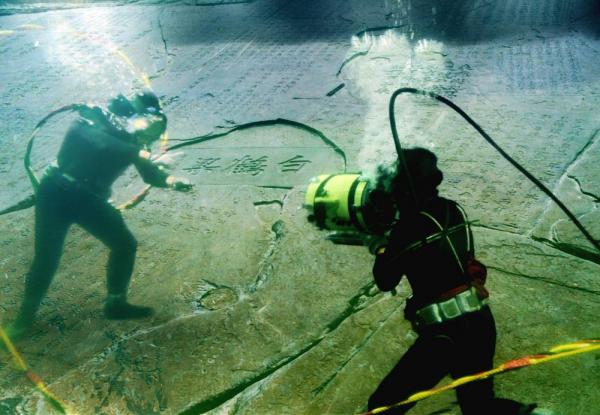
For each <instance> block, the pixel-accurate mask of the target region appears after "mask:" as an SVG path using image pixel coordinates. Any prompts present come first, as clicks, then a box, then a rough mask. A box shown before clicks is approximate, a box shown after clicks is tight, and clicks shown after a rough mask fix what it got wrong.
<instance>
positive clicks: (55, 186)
mask: <svg viewBox="0 0 600 415" xmlns="http://www.w3.org/2000/svg"><path fill="white" fill-rule="evenodd" d="M81 115H82V117H81V118H79V119H78V120H77V121H75V122H74V123H73V125H72V126H71V128H70V129H69V131H68V132H67V134H66V136H65V138H64V141H63V143H62V146H61V149H60V151H59V154H58V157H57V167H56V166H55V167H51V168H49V169H48V171H47V173H46V175H45V176H44V177H43V179H42V180H41V182H40V186H39V189H38V192H37V195H36V208H35V256H34V259H33V263H32V266H31V268H30V271H29V273H28V275H27V280H26V287H25V298H24V301H23V306H22V310H21V314H22V316H23V317H25V318H30V317H32V316H33V314H35V312H36V310H37V308H38V307H39V304H40V302H41V300H42V298H43V297H44V295H45V293H46V291H47V289H48V287H49V285H50V283H51V281H52V278H53V276H54V273H55V272H56V269H57V267H58V263H59V260H60V257H61V255H62V249H63V244H64V240H65V236H66V234H67V231H68V229H69V227H70V226H71V225H72V224H74V223H76V224H78V225H80V226H81V227H82V228H84V229H85V230H87V231H88V232H89V233H91V234H92V235H93V236H95V237H96V238H98V239H99V240H101V241H102V242H103V243H104V244H105V245H106V246H107V247H108V248H109V249H110V255H109V259H108V266H107V278H108V292H109V294H123V293H125V292H126V290H127V286H128V283H129V280H130V278H131V273H132V271H133V266H134V261H135V253H136V247H137V241H136V239H135V237H134V236H133V235H132V233H131V232H130V231H129V229H128V228H127V226H126V225H125V222H124V221H123V218H122V216H121V214H120V212H119V211H118V210H117V209H116V208H115V207H113V206H112V205H111V204H110V203H109V202H108V201H107V199H108V198H109V196H110V193H111V186H112V184H113V182H114V181H115V180H116V179H117V178H118V177H119V176H120V175H121V174H122V173H123V172H124V171H125V169H126V168H127V167H128V166H130V165H132V164H133V165H135V166H136V168H137V169H138V171H139V172H140V174H141V175H142V178H143V179H144V181H145V182H147V183H150V184H152V185H155V186H165V185H166V184H165V179H166V177H167V174H166V173H165V172H163V171H162V170H161V169H159V168H158V167H157V166H155V165H154V164H152V162H150V161H149V160H145V159H142V158H140V157H139V151H140V150H141V147H140V146H139V145H137V144H136V143H135V141H134V139H133V137H132V136H131V135H130V134H128V133H127V132H125V131H124V130H122V129H120V128H118V127H117V126H116V125H114V124H113V123H111V122H110V117H111V115H110V114H109V113H107V112H104V111H103V110H102V109H100V108H98V107H93V108H85V109H84V110H83V111H82V114H81Z"/></svg>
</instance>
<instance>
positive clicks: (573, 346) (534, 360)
mask: <svg viewBox="0 0 600 415" xmlns="http://www.w3.org/2000/svg"><path fill="white" fill-rule="evenodd" d="M597 350H600V340H582V341H578V342H573V343H567V344H562V345H558V346H554V347H553V348H551V349H550V350H549V351H548V352H546V353H543V354H539V355H530V356H524V357H521V358H519V359H514V360H510V361H508V362H506V363H503V364H501V365H500V366H498V367H496V368H494V369H491V370H488V371H485V372H481V373H476V374H473V375H469V376H464V377H461V378H458V379H456V380H454V381H453V382H451V383H449V384H447V385H444V386H440V387H437V388H433V389H429V390H426V391H421V392H417V393H415V394H413V395H411V396H409V397H408V398H407V399H405V400H403V401H401V402H398V403H395V404H393V405H389V406H382V407H379V408H375V409H372V410H370V411H368V412H365V413H364V414H362V415H371V414H380V413H382V412H385V411H388V410H390V409H393V408H397V407H399V406H403V405H406V404H409V403H413V402H417V401H420V400H423V399H426V398H429V397H430V396H433V395H437V394H438V393H441V392H445V391H447V390H451V389H454V388H457V387H459V386H462V385H464V384H466V383H470V382H474V381H477V380H482V379H485V378H488V377H490V376H494V375H497V374H499V373H502V372H507V371H509V370H516V369H520V368H522V367H525V366H533V365H537V364H540V363H546V362H549V361H552V360H557V359H563V358H565V357H569V356H574V355H577V354H582V353H589V352H594V351H597Z"/></svg>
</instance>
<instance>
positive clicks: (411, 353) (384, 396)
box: [369, 335, 453, 415]
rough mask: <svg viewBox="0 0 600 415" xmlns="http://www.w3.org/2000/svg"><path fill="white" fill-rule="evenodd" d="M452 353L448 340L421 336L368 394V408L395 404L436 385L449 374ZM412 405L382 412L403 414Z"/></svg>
mask: <svg viewBox="0 0 600 415" xmlns="http://www.w3.org/2000/svg"><path fill="white" fill-rule="evenodd" d="M452 350H453V343H452V340H451V339H450V338H449V337H446V336H443V335H422V336H420V337H419V338H418V339H417V340H416V341H415V343H414V344H413V345H412V346H411V347H410V348H409V349H408V351H407V352H406V353H405V354H404V356H402V358H401V359H400V361H399V362H398V364H396V366H395V367H394V368H393V369H392V371H391V372H390V373H389V374H388V375H387V376H386V377H385V379H384V380H383V381H382V382H381V384H380V385H379V386H378V387H377V390H375V392H374V393H373V394H372V395H371V397H370V398H369V409H370V410H371V409H375V408H378V407H381V406H388V405H392V404H395V403H398V402H400V401H402V400H404V399H406V398H408V397H409V396H410V395H412V394H413V393H416V392H419V391H423V390H427V389H430V388H432V387H433V386H435V385H436V384H437V383H438V382H439V381H440V380H441V379H442V378H443V377H444V376H445V375H446V374H448V371H449V367H450V356H451V354H452ZM414 405H415V404H414V403H413V404H408V405H403V406H400V407H398V408H394V409H392V410H390V411H386V412H385V413H386V414H388V413H389V414H393V415H398V414H404V413H406V412H407V411H408V410H409V409H410V408H412V407H413V406H414Z"/></svg>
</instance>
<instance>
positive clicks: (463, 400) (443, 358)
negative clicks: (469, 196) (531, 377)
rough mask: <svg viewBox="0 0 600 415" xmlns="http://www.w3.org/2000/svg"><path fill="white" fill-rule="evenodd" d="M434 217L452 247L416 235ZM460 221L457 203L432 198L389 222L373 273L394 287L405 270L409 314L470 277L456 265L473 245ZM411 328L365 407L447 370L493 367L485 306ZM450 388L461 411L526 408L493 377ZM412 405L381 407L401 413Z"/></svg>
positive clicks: (460, 372)
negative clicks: (411, 335)
mask: <svg viewBox="0 0 600 415" xmlns="http://www.w3.org/2000/svg"><path fill="white" fill-rule="evenodd" d="M428 215H429V216H428ZM401 216H402V215H401ZM432 218H433V219H435V220H436V221H437V222H438V223H439V224H440V225H441V226H442V227H443V228H444V229H448V228H450V229H453V230H454V231H453V232H451V233H449V234H448V238H450V241H451V242H452V245H453V247H454V251H453V250H452V248H451V246H450V244H449V243H448V242H447V240H446V239H445V238H441V239H438V240H435V241H433V242H430V243H424V242H422V241H424V240H425V238H427V237H428V236H430V235H432V234H435V233H439V231H440V229H439V227H438V225H437V224H436V223H435V222H434V220H433V219H432ZM465 222H466V216H465V214H464V211H462V208H460V206H458V205H457V204H456V203H455V202H453V201H451V200H447V199H444V198H441V197H434V198H432V199H430V200H428V201H427V202H425V203H424V204H423V206H422V207H421V211H420V212H418V213H417V212H414V213H413V214H406V215H405V217H401V219H400V221H398V222H397V223H396V224H395V226H394V227H393V229H392V232H391V235H390V242H389V245H388V247H387V249H386V250H385V252H384V253H383V254H380V255H377V258H376V261H375V266H374V268H373V275H374V277H375V281H376V283H377V286H378V287H379V288H380V289H381V290H383V291H390V290H392V289H394V287H396V285H397V284H398V283H399V282H400V279H401V278H402V276H403V275H406V276H407V278H408V281H409V283H410V285H411V288H412V290H413V295H412V298H410V300H409V301H408V302H407V309H406V310H405V311H406V317H407V318H408V319H409V320H411V321H414V313H415V311H416V310H417V309H419V308H421V307H423V306H425V305H428V304H430V303H432V302H436V301H437V300H438V298H439V297H440V296H441V295H443V294H444V293H447V292H448V291H449V290H452V289H454V288H456V287H457V286H460V285H466V284H469V280H468V278H467V277H466V275H465V273H464V272H463V270H462V268H461V266H462V267H464V264H465V263H466V260H467V257H468V256H469V255H473V253H474V252H473V243H472V234H471V231H470V228H469V227H468V226H460V224H463V223H465ZM457 225H458V226H457ZM419 241H421V242H419ZM411 246H412V249H408V250H407V247H411ZM415 330H417V332H418V334H419V337H418V338H417V340H416V341H415V343H414V344H413V345H412V346H411V347H410V348H409V349H408V351H407V352H406V353H405V354H404V356H403V357H402V358H401V359H400V361H399V362H398V364H397V365H396V366H395V367H394V368H393V370H392V371H391V372H390V373H389V374H388V375H387V376H386V377H385V379H384V380H383V381H382V383H381V384H380V385H379V387H378V388H377V390H376V391H375V392H374V393H373V395H371V397H370V399H369V409H373V408H376V407H380V406H387V405H391V404H394V403H397V402H400V401H402V400H404V399H406V398H408V397H409V396H410V395H412V394H413V393H415V392H419V391H423V390H427V389H430V388H432V387H434V386H435V385H436V384H437V383H438V382H439V381H440V380H441V379H442V378H443V377H445V376H446V375H448V374H450V375H451V376H452V377H453V378H458V377H462V376H466V375H470V374H474V373H478V372H482V371H485V370H489V369H491V368H492V365H493V357H494V352H495V346H496V327H495V323H494V318H493V316H492V313H491V311H490V309H489V307H488V306H484V308H483V309H481V310H480V311H476V312H471V313H468V314H464V315H462V316H460V317H457V318H455V319H452V320H448V321H445V322H442V323H439V324H431V325H428V326H421V327H416V326H415ZM456 393H457V397H458V402H459V404H460V406H461V409H462V412H463V414H464V415H482V414H486V415H512V414H519V413H520V412H519V411H521V410H523V409H524V406H523V405H522V404H520V403H517V402H514V401H511V400H507V399H499V398H495V396H494V390H493V381H492V379H486V380H482V381H477V382H473V383H470V384H466V385H464V386H461V387H459V388H458V389H457V391H456ZM412 406H414V404H412V405H405V406H402V407H400V408H396V409H394V410H392V411H389V412H386V413H390V414H404V413H405V412H406V411H408V410H409V409H410V408H411V407H412ZM524 413H528V412H524Z"/></svg>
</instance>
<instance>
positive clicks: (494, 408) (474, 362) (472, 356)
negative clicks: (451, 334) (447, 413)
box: [451, 308, 535, 415]
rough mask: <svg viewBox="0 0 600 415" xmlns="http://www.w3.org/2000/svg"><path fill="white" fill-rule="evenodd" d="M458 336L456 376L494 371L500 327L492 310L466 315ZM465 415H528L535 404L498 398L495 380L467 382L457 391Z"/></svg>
mask: <svg viewBox="0 0 600 415" xmlns="http://www.w3.org/2000/svg"><path fill="white" fill-rule="evenodd" d="M465 317H466V318H465V319H464V324H462V327H461V329H462V330H463V332H462V333H461V335H460V336H456V340H457V342H458V344H457V356H456V360H455V366H454V367H453V368H452V371H451V372H452V377H453V378H459V377H462V376H467V375H472V374H475V373H480V372H484V371H487V370H490V369H491V368H492V365H493V358H494V353H495V349H496V326H495V322H494V317H493V316H492V313H491V311H490V310H489V308H484V309H483V310H481V311H479V312H477V313H473V314H471V315H468V316H465ZM456 396H457V397H458V403H459V404H460V407H461V410H462V413H463V415H480V414H489V415H521V414H523V415H525V414H529V413H530V412H531V410H532V409H533V408H534V407H535V405H523V404H521V403H520V402H516V401H513V400H510V399H503V398H497V397H496V396H495V394H494V383H493V378H487V379H483V380H480V381H476V382H471V383H467V384H465V385H463V386H460V387H458V388H457V390H456Z"/></svg>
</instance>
